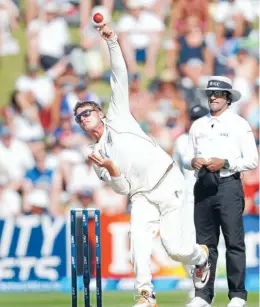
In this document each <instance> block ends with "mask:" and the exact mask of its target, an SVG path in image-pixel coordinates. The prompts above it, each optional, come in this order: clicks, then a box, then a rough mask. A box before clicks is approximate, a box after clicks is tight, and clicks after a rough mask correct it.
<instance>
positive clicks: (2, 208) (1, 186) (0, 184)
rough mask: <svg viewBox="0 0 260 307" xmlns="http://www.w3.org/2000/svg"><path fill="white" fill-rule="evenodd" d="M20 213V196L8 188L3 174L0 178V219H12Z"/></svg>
mask: <svg viewBox="0 0 260 307" xmlns="http://www.w3.org/2000/svg"><path fill="white" fill-rule="evenodd" d="M21 212H22V201H21V197H20V195H19V194H18V193H17V192H16V191H15V190H12V189H10V188H8V180H7V178H6V177H4V176H3V174H2V175H1V177H0V218H6V217H14V216H17V215H19V214H21Z"/></svg>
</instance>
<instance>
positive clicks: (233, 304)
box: [227, 297, 246, 307]
mask: <svg viewBox="0 0 260 307" xmlns="http://www.w3.org/2000/svg"><path fill="white" fill-rule="evenodd" d="M227 307H246V301H245V300H243V299H242V298H239V297H233V298H232V300H231V301H230V302H229V304H228V305H227Z"/></svg>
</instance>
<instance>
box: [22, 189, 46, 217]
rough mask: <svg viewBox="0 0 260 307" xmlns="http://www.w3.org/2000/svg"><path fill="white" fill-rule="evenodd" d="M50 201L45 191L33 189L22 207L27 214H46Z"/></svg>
mask: <svg viewBox="0 0 260 307" xmlns="http://www.w3.org/2000/svg"><path fill="white" fill-rule="evenodd" d="M49 203H50V199H49V196H48V194H47V192H46V191H44V190H40V189H35V190H33V191H32V192H31V193H29V194H28V195H27V197H26V199H25V204H24V207H25V208H26V213H27V214H36V215H42V214H44V213H47V210H48V207H49Z"/></svg>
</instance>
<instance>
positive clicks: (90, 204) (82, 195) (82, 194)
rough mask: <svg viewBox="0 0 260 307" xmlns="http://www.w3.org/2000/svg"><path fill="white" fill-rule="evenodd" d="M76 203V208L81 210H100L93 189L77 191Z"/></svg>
mask: <svg viewBox="0 0 260 307" xmlns="http://www.w3.org/2000/svg"><path fill="white" fill-rule="evenodd" d="M76 202H77V203H78V204H77V205H76V203H74V206H76V207H77V206H78V207H80V208H84V209H86V208H99V204H98V205H97V204H96V203H95V200H94V191H93V190H92V189H81V190H78V191H76Z"/></svg>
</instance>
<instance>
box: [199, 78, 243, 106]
mask: <svg viewBox="0 0 260 307" xmlns="http://www.w3.org/2000/svg"><path fill="white" fill-rule="evenodd" d="M198 90H199V91H200V92H203V93H204V94H206V92H207V91H227V92H229V93H231V95H232V102H236V101H238V100H239V99H240V98H241V94H240V92H239V91H236V90H233V89H232V81H231V79H229V78H227V77H223V76H212V77H210V78H209V80H208V85H207V88H200V89H198Z"/></svg>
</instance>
